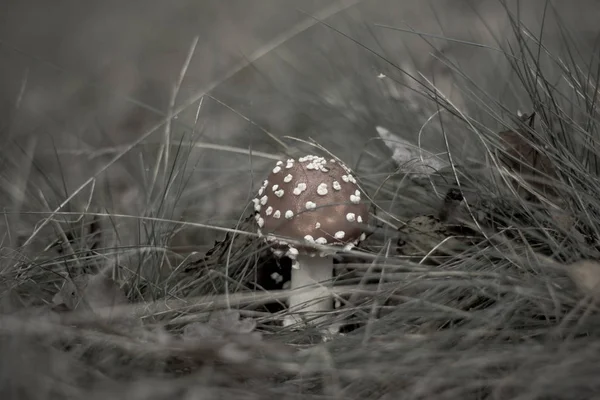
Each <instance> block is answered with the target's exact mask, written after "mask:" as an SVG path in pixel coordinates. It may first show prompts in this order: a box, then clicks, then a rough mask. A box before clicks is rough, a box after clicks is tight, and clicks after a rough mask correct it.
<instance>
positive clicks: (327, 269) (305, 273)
mask: <svg viewBox="0 0 600 400" xmlns="http://www.w3.org/2000/svg"><path fill="white" fill-rule="evenodd" d="M296 262H297V263H298V265H297V266H298V268H292V281H291V289H292V290H294V289H307V290H305V291H302V292H301V293H294V294H292V295H290V297H289V310H290V312H291V313H292V315H290V316H288V317H286V318H285V320H284V325H285V326H290V325H293V324H296V323H298V322H300V321H301V320H302V318H301V315H302V314H306V317H307V318H306V319H307V320H312V321H311V323H318V322H320V321H322V320H323V319H322V318H316V319H313V318H314V316H313V315H311V314H312V313H313V312H323V311H331V309H332V308H333V299H332V297H331V293H330V288H331V286H332V280H331V278H332V277H333V258H331V257H329V256H325V257H319V256H315V257H310V256H307V255H302V254H300V255H298V256H297V258H296ZM309 287H310V289H309ZM313 321H314V322H313Z"/></svg>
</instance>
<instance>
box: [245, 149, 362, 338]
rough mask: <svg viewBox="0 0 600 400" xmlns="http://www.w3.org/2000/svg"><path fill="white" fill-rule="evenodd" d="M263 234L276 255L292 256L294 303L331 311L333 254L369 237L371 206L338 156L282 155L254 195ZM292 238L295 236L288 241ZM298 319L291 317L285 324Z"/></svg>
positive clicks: (310, 309) (291, 302)
mask: <svg viewBox="0 0 600 400" xmlns="http://www.w3.org/2000/svg"><path fill="white" fill-rule="evenodd" d="M254 204H255V211H256V216H255V218H256V222H257V224H258V234H259V236H261V237H262V238H263V239H264V240H265V241H266V242H267V243H268V244H270V245H271V249H272V251H273V252H274V254H275V255H276V256H277V257H283V256H287V257H289V258H291V259H292V274H291V289H292V290H294V289H298V288H301V287H303V288H304V287H306V286H309V285H314V286H312V287H311V288H310V290H306V291H305V292H304V293H298V294H292V295H291V296H290V298H289V309H290V310H294V309H298V308H299V307H300V306H301V305H304V306H305V307H304V310H305V311H306V312H307V313H312V312H326V311H330V310H331V309H332V306H333V304H332V303H333V302H332V297H331V294H330V291H329V287H330V286H331V285H332V282H331V279H332V277H333V257H332V256H333V254H335V252H336V251H335V249H334V250H332V249H331V248H330V247H328V246H339V247H342V248H343V249H344V250H350V249H352V247H354V246H355V245H357V244H358V243H359V242H360V241H362V240H364V239H365V233H364V227H365V225H364V224H365V223H366V222H367V217H368V212H369V207H368V206H367V204H365V203H364V202H362V201H361V191H360V188H359V186H358V185H357V183H356V179H355V178H354V177H353V176H352V173H351V171H350V170H349V169H348V167H346V166H345V165H344V164H342V163H341V162H339V161H336V160H334V159H330V160H326V159H325V158H323V157H319V156H314V155H307V156H305V157H301V158H299V159H297V160H296V159H288V160H287V161H285V162H284V161H278V162H277V164H276V165H275V167H274V168H273V170H272V172H271V173H270V174H269V176H268V177H267V179H266V180H265V181H264V182H263V185H262V187H261V188H260V189H259V191H258V196H257V197H256V198H255V199H254ZM287 239H292V241H293V242H292V241H288V240H287ZM297 322H298V318H295V317H287V318H286V319H285V320H284V325H285V326H289V325H292V324H295V323H297Z"/></svg>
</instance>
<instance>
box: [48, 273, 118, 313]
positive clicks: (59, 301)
mask: <svg viewBox="0 0 600 400" xmlns="http://www.w3.org/2000/svg"><path fill="white" fill-rule="evenodd" d="M52 302H53V304H54V306H55V308H56V309H62V310H66V311H84V310H86V311H90V312H96V311H98V310H100V309H105V308H109V309H110V308H112V307H115V306H119V305H123V304H127V303H128V300H127V297H126V296H125V294H124V293H123V291H122V290H121V288H120V287H119V285H118V284H117V283H116V282H115V281H114V280H112V279H111V278H110V277H107V276H104V275H102V274H99V275H93V274H84V275H79V276H76V277H75V278H73V279H71V278H69V277H67V278H66V279H65V283H64V285H63V286H62V288H61V289H60V290H59V291H58V293H56V295H54V297H53V298H52Z"/></svg>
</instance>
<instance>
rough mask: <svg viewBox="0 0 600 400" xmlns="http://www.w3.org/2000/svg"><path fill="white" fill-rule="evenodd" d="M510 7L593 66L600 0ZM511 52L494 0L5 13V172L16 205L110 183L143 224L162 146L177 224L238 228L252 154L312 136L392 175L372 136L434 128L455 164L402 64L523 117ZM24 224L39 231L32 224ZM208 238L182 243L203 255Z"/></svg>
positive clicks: (21, 6) (98, 192) (112, 199)
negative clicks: (470, 89)
mask: <svg viewBox="0 0 600 400" xmlns="http://www.w3.org/2000/svg"><path fill="white" fill-rule="evenodd" d="M506 6H507V7H509V9H511V10H512V11H513V12H514V13H515V16H516V15H518V17H519V19H520V20H521V21H522V22H523V24H524V25H525V26H527V27H528V28H529V29H530V30H531V32H533V33H535V34H539V35H541V37H542V40H543V42H544V44H545V45H546V46H548V49H549V50H550V51H560V50H564V49H562V48H561V46H564V43H565V42H564V40H563V39H564V35H569V36H570V37H572V40H574V41H575V42H576V43H578V44H579V45H580V47H579V48H580V49H582V50H581V51H582V52H583V53H582V54H578V55H577V56H578V57H580V58H581V60H584V61H585V63H587V62H589V60H590V59H591V56H592V55H593V54H595V51H596V50H597V47H596V46H597V43H596V40H597V29H596V21H597V20H598V17H599V16H600V7H599V6H598V5H597V3H596V2H594V1H586V0H578V1H575V2H569V3H566V2H560V1H556V2H548V3H547V2H546V1H543V0H539V1H538V0H534V1H528V2H518V1H514V2H510V1H509V2H507V3H506ZM321 20H322V21H321ZM542 21H544V22H543V23H542ZM385 26H390V27H395V28H399V29H401V30H404V31H398V30H392V29H389V28H386V27H385ZM411 30H414V31H415V32H420V33H423V34H425V35H419V34H417V33H410V32H409V31H411ZM345 35H347V37H346V36H345ZM509 41H512V42H513V44H514V35H513V33H512V28H511V26H510V22H509V18H508V16H507V13H506V11H505V9H504V5H503V4H502V3H501V2H498V1H496V0H487V1H477V2H475V1H456V0H453V1H435V2H433V1H431V2H423V1H385V0H372V1H341V2H339V1H301V2H298V1H290V0H283V1H281V0H277V1H274V0H271V1H267V0H258V1H252V2H246V1H227V2H222V1H201V2H191V1H175V2H169V3H166V2H162V1H128V2H119V1H106V2H78V1H56V2H52V3H50V2H44V1H31V0H29V1H9V0H5V1H3V5H2V13H0V107H1V108H0V113H1V114H0V115H2V125H1V127H0V128H1V129H0V135H1V136H0V138H1V139H0V140H1V141H2V147H1V148H2V162H1V166H0V168H1V169H0V174H1V176H2V177H3V178H4V182H7V181H10V182H9V183H6V184H4V185H3V186H2V194H1V196H2V202H3V203H4V204H5V205H16V206H17V207H24V208H28V207H33V208H36V207H40V206H41V205H42V204H44V201H41V200H40V199H39V197H40V195H39V192H40V191H41V192H42V193H44V195H45V196H46V197H47V199H46V200H45V201H47V203H48V206H47V207H51V208H54V207H56V206H57V205H58V204H60V202H61V201H63V200H64V199H65V198H67V197H68V196H69V195H70V194H71V193H72V192H73V191H74V190H75V189H76V188H79V187H80V185H81V184H82V183H83V182H85V181H86V180H87V179H88V178H90V177H91V176H96V181H95V185H96V187H95V189H94V191H93V192H94V193H93V194H92V203H93V204H94V205H96V206H98V207H100V208H106V209H109V210H110V211H111V212H115V213H119V212H121V213H125V214H134V215H137V214H139V213H140V211H141V210H142V209H147V208H148V205H149V204H148V203H149V202H151V201H154V200H151V199H150V197H151V196H150V197H149V191H148V185H149V183H148V182H152V181H153V178H152V176H153V173H154V172H153V171H154V166H155V165H156V162H157V158H158V157H159V154H161V153H160V147H159V146H160V145H161V144H163V143H165V140H169V142H170V144H169V147H170V152H169V153H170V155H171V156H170V157H168V158H169V159H168V160H167V161H168V163H169V164H170V165H173V164H172V163H179V164H178V165H184V164H185V165H187V168H186V169H185V171H182V168H179V169H178V170H179V171H182V172H181V174H180V177H179V180H176V181H175V183H172V184H171V186H170V188H169V190H170V191H171V192H172V193H177V196H170V197H169V198H170V201H171V203H170V204H169V206H168V207H167V208H168V209H169V210H170V211H169V213H171V215H169V217H170V218H174V219H178V218H181V217H185V218H187V219H188V220H192V221H196V222H210V223H213V224H219V225H222V224H231V222H232V220H231V216H232V213H234V214H235V213H237V212H238V210H239V209H240V207H241V206H242V205H243V204H244V203H245V202H246V201H247V198H248V195H249V193H250V191H251V190H254V189H255V187H256V186H255V185H254V186H253V182H254V181H255V180H256V179H260V177H261V176H262V175H263V174H264V171H265V166H266V163H268V162H270V160H269V159H268V158H265V157H261V156H253V157H249V156H248V154H247V150H248V149H251V150H252V151H254V152H265V153H268V154H271V155H273V156H275V157H276V156H278V155H279V154H281V153H283V152H284V151H285V150H286V149H285V147H284V146H291V147H292V148H297V147H298V143H297V142H294V141H290V140H286V139H283V138H284V137H285V136H288V135H289V136H294V137H296V138H300V139H308V138H312V139H314V140H316V141H317V142H318V143H320V144H322V145H323V146H325V147H326V148H328V149H329V150H331V151H333V152H335V154H337V155H338V156H339V157H340V158H341V159H343V160H344V161H346V162H347V163H348V164H350V165H354V166H356V165H355V164H356V162H357V161H358V160H359V158H360V159H361V162H362V164H361V166H360V168H359V169H362V170H363V171H371V172H372V174H373V175H374V176H375V174H379V173H380V174H382V178H381V179H383V174H384V173H385V172H387V171H389V170H390V168H392V166H391V164H390V163H389V150H387V148H386V147H385V146H383V145H382V144H381V142H378V141H374V140H373V138H376V137H377V134H376V131H375V129H374V127H375V125H383V126H385V127H387V128H388V129H391V130H392V131H393V132H395V133H397V134H399V135H401V136H402V137H403V138H405V139H407V140H409V141H413V142H416V140H417V136H418V134H419V132H420V131H421V130H422V132H421V133H422V136H421V143H422V144H423V147H425V148H426V149H428V150H432V151H444V150H445V148H444V141H443V137H442V134H441V128H440V124H438V123H429V124H426V125H425V121H426V120H427V118H429V117H431V116H432V114H433V113H434V112H435V110H436V108H435V107H434V106H433V105H432V104H431V103H432V102H431V101H428V100H427V99H425V98H423V97H422V96H419V95H417V94H415V92H414V90H415V89H416V88H417V87H418V85H417V84H415V83H414V82H413V81H412V79H410V78H407V76H405V75H403V74H402V73H401V72H400V71H398V70H397V69H396V68H395V67H400V68H402V69H404V70H405V71H406V72H407V73H409V74H411V75H412V76H413V77H415V78H416V79H418V80H420V81H423V80H424V79H428V80H430V81H431V82H433V83H434V84H435V85H436V86H437V87H438V88H439V89H440V90H441V91H442V92H443V93H444V95H445V96H448V98H449V99H451V101H452V102H453V104H454V105H455V106H456V107H458V108H461V109H465V110H468V109H469V108H468V107H470V106H471V105H472V103H474V102H479V103H481V100H478V99H473V98H472V96H470V95H469V93H465V92H464V91H461V90H460V89H458V88H457V86H456V83H457V82H459V81H461V80H464V78H463V77H461V76H458V75H459V74H457V73H456V69H460V72H461V73H462V74H464V76H467V77H468V78H469V79H470V80H472V82H471V83H473V84H475V85H477V86H479V87H480V88H481V89H482V90H483V91H484V92H487V93H488V94H489V96H490V97H491V98H494V99H497V101H498V102H499V103H500V104H503V105H505V106H506V108H507V110H510V111H511V112H513V113H514V112H516V110H517V109H518V108H520V109H522V110H527V108H528V107H530V104H528V103H527V100H524V99H526V97H525V96H522V94H523V88H522V87H520V84H519V82H518V79H517V78H516V77H515V74H514V72H512V71H511V70H510V68H509V67H508V64H507V61H506V57H505V56H504V55H503V54H502V52H500V51H496V50H493V49H499V48H500V47H502V48H506V46H507V42H509ZM358 43H359V44H360V45H359V44H358ZM473 43H476V44H477V45H474V44H473ZM361 45H362V46H365V47H366V48H368V49H372V50H373V51H375V52H377V53H379V54H381V55H383V56H384V57H385V58H386V60H384V59H382V58H380V57H378V56H376V55H374V54H373V53H372V52H370V51H369V50H367V49H366V48H365V47H361ZM486 46H490V48H492V49H490V48H488V47H486ZM186 60H187V61H186ZM188 61H189V62H188ZM450 62H452V63H453V65H452V64H450ZM390 64H394V65H390ZM182 72H184V76H183V78H182V79H180V75H181V74H182ZM380 74H383V75H385V76H386V77H385V78H381V76H382V75H380ZM378 76H380V78H378ZM179 81H180V84H178V82H179ZM177 88H178V90H177V93H176V95H175V96H174V93H175V91H176V89H177ZM204 94H209V95H210V96H203V95H204ZM475 108H476V107H473V109H475ZM170 110H171V111H173V110H175V111H177V112H178V115H177V117H176V119H174V120H173V121H172V122H171V123H170V132H169V134H168V135H166V134H165V125H164V124H163V125H162V126H157V123H159V122H161V121H165V118H166V116H167V115H168V113H169V111H170ZM478 118H480V120H481V121H482V123H484V124H487V126H489V127H490V129H493V128H494V124H495V125H499V124H498V123H497V122H496V121H494V118H492V117H491V116H490V115H485V114H484V113H480V115H479V116H478ZM153 128H154V129H155V131H154V133H149V132H150V131H151V130H152V129H153ZM498 128H500V126H498ZM445 129H446V130H447V132H448V135H449V138H450V145H451V146H452V148H453V150H454V151H455V152H456V154H457V155H458V154H465V153H466V154H471V155H472V154H474V153H475V150H474V149H476V148H477V143H476V141H475V140H472V138H471V140H469V133H468V132H467V130H466V129H464V128H463V127H454V129H453V127H452V125H451V124H450V123H448V124H447V126H446V127H445ZM267 132H268V133H267ZM144 135H146V136H144ZM143 136H144V139H143V140H141V142H140V143H137V144H136V145H132V144H133V143H134V142H136V141H138V140H139V139H140V138H142V137H143ZM180 143H195V147H191V146H182V147H180V146H179V145H180ZM203 145H209V146H213V148H208V149H207V148H202V146H203ZM215 145H216V146H230V147H234V148H239V149H241V152H240V153H234V152H232V151H227V150H226V149H225V150H221V151H219V150H215V149H214V146H215ZM123 146H124V147H123ZM128 146H129V147H128ZM120 153H123V154H122V156H121V157H119V159H118V160H116V161H115V162H112V163H110V161H111V159H112V158H113V157H115V156H116V155H118V154H120ZM162 160H163V162H164V158H163V159H162ZM109 163H110V165H109ZM107 166H108V168H106V167H107ZM103 168H106V170H105V171H103V172H102V173H99V174H97V171H99V170H100V169H103ZM168 169H169V168H165V169H163V170H162V172H163V173H164V174H167V170H168ZM257 176H258V177H259V178H257ZM163 178H164V176H163ZM158 181H161V179H158ZM184 182H185V185H184V184H183V183H184ZM156 190H159V189H156ZM160 190H165V188H164V187H163V188H162V189H160ZM160 190H159V191H160ZM89 195H90V187H89V186H88V187H87V188H86V189H85V190H83V191H82V196H79V197H80V198H79V199H78V200H77V199H76V201H74V202H71V205H72V206H73V207H75V208H77V207H81V203H86V202H87V201H88V199H89ZM174 197H176V201H175V200H173V198H174ZM40 201H41V203H40ZM78 201H79V203H78ZM25 219H26V218H25ZM34 219H35V218H34ZM13 222H14V223H15V224H21V223H24V225H25V227H24V228H23V229H24V232H27V230H28V227H27V225H28V223H27V222H25V221H13ZM30 222H31V221H29V223H30ZM12 229H16V231H15V232H19V229H20V228H19V225H15V226H13V227H12ZM131 229H133V230H135V228H131ZM128 236H133V234H128V235H123V238H126V237H128ZM211 236H212V233H209V232H206V231H202V232H194V233H193V234H192V236H191V238H190V237H184V235H181V238H182V240H183V241H184V242H186V243H187V241H189V240H192V242H195V243H193V244H202V243H203V242H205V241H206V240H210V237H211ZM123 240H125V239H123ZM184 244H185V243H184Z"/></svg>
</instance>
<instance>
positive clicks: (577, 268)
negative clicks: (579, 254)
mask: <svg viewBox="0 0 600 400" xmlns="http://www.w3.org/2000/svg"><path fill="white" fill-rule="evenodd" d="M567 274H568V275H569V277H570V278H571V279H572V280H573V283H575V286H577V289H579V291H580V292H581V293H582V294H583V295H586V296H591V297H595V298H600V262H598V261H595V260H580V261H577V262H574V263H572V264H570V265H568V266H567Z"/></svg>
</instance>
